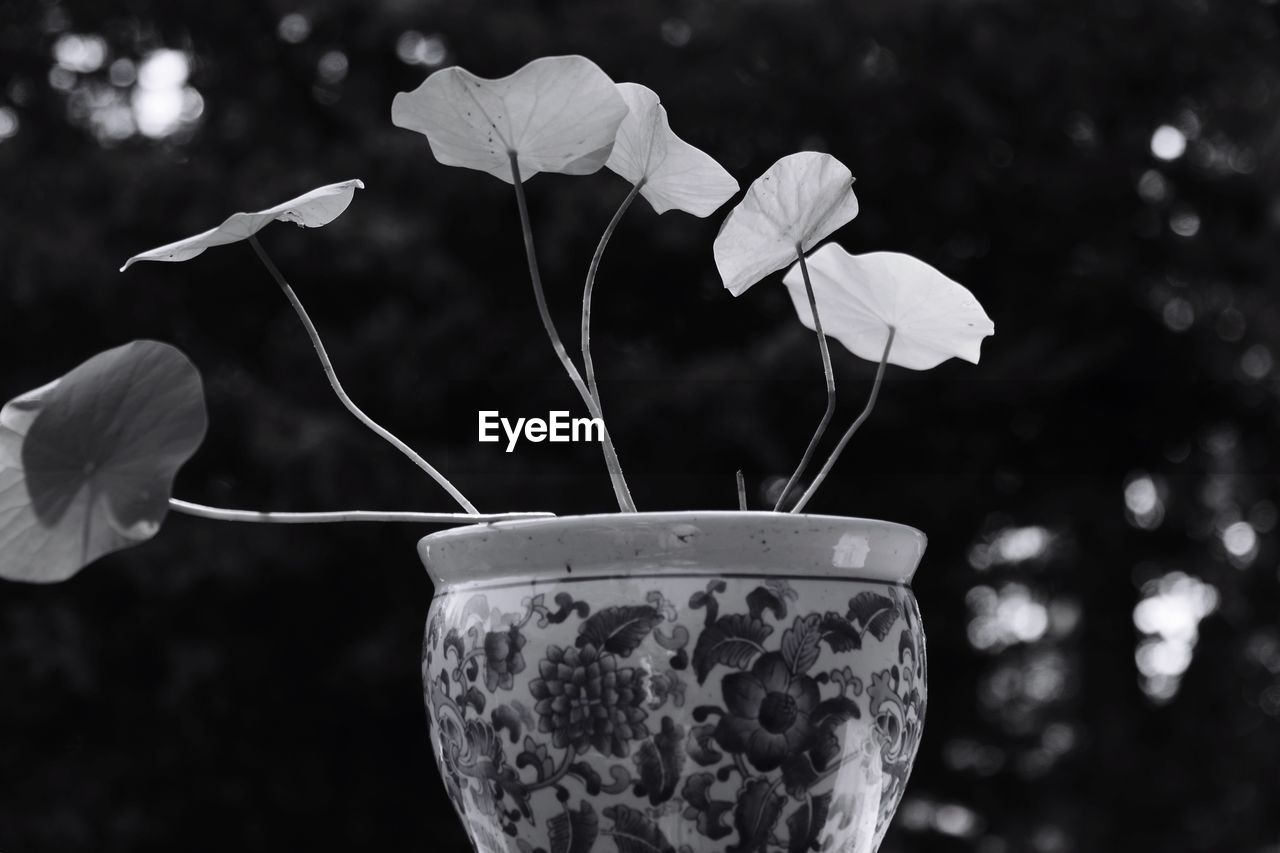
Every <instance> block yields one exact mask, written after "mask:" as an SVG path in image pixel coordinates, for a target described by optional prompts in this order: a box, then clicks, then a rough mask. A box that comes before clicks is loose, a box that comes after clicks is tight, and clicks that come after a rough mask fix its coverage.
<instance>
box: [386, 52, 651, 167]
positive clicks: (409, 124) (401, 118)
mask: <svg viewBox="0 0 1280 853" xmlns="http://www.w3.org/2000/svg"><path fill="white" fill-rule="evenodd" d="M626 115H627V105H626V103H625V102H624V101H623V100H622V96H621V95H620V94H618V90H617V87H616V86H615V85H614V83H613V81H612V80H611V79H609V75H607V74H605V73H604V72H603V71H601V70H600V67H599V66H598V65H596V64H595V63H594V62H592V61H591V60H589V59H587V58H586V57H583V56H544V57H542V58H541V59H535V60H533V61H532V62H530V63H529V64H528V65H525V66H524V67H522V68H520V69H519V70H517V71H515V72H514V73H512V74H508V75H507V76H506V77H500V78H498V79H496V80H489V79H485V78H484V77H477V76H476V75H475V74H472V73H471V72H470V71H467V70H466V69H464V68H459V67H457V66H454V67H453V68H445V69H443V70H440V71H437V72H435V73H434V74H432V75H431V76H430V77H428V78H427V79H426V80H425V81H424V82H423V83H422V85H421V86H419V87H418V88H417V89H414V90H413V91H412V92H401V93H400V94H398V95H396V97H395V100H394V101H392V104H391V121H392V122H393V123H394V124H395V125H396V126H397V127H403V128H405V129H406V130H415V131H417V132H418V133H421V134H423V135H424V136H426V137H427V142H428V144H430V146H431V153H432V154H434V155H435V158H436V159H437V160H439V161H440V162H441V163H443V164H444V165H446V166H462V167H463V168H466V169H477V170H479V171H481V172H487V173H489V174H490V175H493V176H494V177H496V178H501V179H502V180H504V181H506V182H507V183H509V184H510V183H514V181H513V180H512V176H511V154H512V153H514V154H515V155H516V160H517V162H518V163H519V165H520V179H521V181H522V182H523V181H527V180H529V178H531V177H533V176H534V175H536V174H537V173H539V172H562V173H565V174H569V175H588V174H591V173H592V172H595V171H598V170H599V169H600V168H601V167H602V166H604V164H605V162H606V161H607V160H608V159H609V155H610V153H611V152H612V150H613V142H614V139H615V138H616V137H617V134H618V125H619V124H621V123H622V120H623V119H624V118H625V117H626Z"/></svg>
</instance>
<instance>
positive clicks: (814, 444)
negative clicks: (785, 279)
mask: <svg viewBox="0 0 1280 853" xmlns="http://www.w3.org/2000/svg"><path fill="white" fill-rule="evenodd" d="M796 257H798V258H799V259H800V274H801V275H803V276H804V292H805V293H806V294H807V295H808V297H809V311H810V312H811V313H812V314H813V330H814V332H816V333H817V335H818V351H819V352H820V353H821V354H822V375H823V376H824V377H826V380H827V408H826V411H824V412H823V413H822V420H820V421H818V429H817V430H816V431H815V432H814V433H813V438H811V439H809V446H808V447H806V448H805V450H804V456H802V457H800V464H799V465H797V466H796V470H795V473H793V474H792V475H791V479H790V480H787V484H786V485H785V486H783V487H782V494H780V495H778V502H777V503H775V504H774V505H773V511H774V512H779V511H780V510H781V509H782V505H783V504H784V503H785V502H786V500H787V495H788V494H790V493H791V490H792V489H793V488H795V486H796V483H798V482H799V481H800V478H801V477H802V476H804V472H805V469H806V468H808V467H809V463H810V462H811V461H812V460H813V454H814V453H815V452H816V451H817V449H818V442H819V441H821V440H822V436H823V434H824V433H825V432H826V431H827V427H828V426H829V425H830V424H831V418H832V417H833V416H834V415H835V413H836V377H835V373H834V372H832V370H831V351H830V350H829V349H827V336H826V335H825V334H823V332H822V320H821V319H820V318H819V317H818V300H817V298H816V297H815V296H814V295H813V282H812V281H810V280H809V265H808V263H806V262H805V259H804V247H803V246H801V245H800V244H799V243H797V244H796Z"/></svg>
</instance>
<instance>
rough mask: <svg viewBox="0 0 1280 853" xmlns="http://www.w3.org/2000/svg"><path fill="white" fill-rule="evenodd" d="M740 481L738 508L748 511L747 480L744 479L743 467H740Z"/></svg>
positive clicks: (738, 475)
mask: <svg viewBox="0 0 1280 853" xmlns="http://www.w3.org/2000/svg"><path fill="white" fill-rule="evenodd" d="M736 479H737V481H738V509H740V510H742V511H743V512H746V511H747V481H746V480H744V479H742V469H741V468H739V469H738V474H737V477H736Z"/></svg>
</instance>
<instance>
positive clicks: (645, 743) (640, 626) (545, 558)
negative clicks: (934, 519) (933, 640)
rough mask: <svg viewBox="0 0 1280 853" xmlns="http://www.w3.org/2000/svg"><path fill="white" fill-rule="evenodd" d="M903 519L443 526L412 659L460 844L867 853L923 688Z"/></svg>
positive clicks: (905, 769) (741, 517)
mask: <svg viewBox="0 0 1280 853" xmlns="http://www.w3.org/2000/svg"><path fill="white" fill-rule="evenodd" d="M924 547H925V537H924V534H922V533H921V532H920V531H918V530H915V529H913V528H910V527H905V526H903V525H900V524H892V523H889V522H884V521H869V520H865V519H854V518H836V517H829V516H812V515H785V514H777V513H765V512H688V513H661V514H654V513H639V514H630V515H597V516H580V517H570V518H556V519H548V520H539V521H529V522H516V523H504V524H499V525H492V526H478V527H468V528H459V529H456V530H449V531H445V532H442V533H436V534H433V535H431V536H428V537H426V538H425V539H423V540H422V541H421V543H420V544H419V552H420V554H421V556H422V559H423V562H424V563H425V565H426V567H427V571H428V573H429V574H430V576H431V579H432V581H433V582H434V583H435V587H436V595H435V598H434V600H433V601H432V603H431V611H430V615H429V617H428V620H427V633H426V641H425V644H424V647H423V661H422V673H423V681H424V685H425V693H426V699H427V707H428V712H429V714H428V715H429V718H430V726H431V744H432V747H433V748H434V750H435V755H436V761H437V763H438V765H439V768H440V773H441V775H442V777H443V778H444V782H445V787H446V788H447V790H448V793H449V797H450V799H451V800H452V802H453V805H454V808H455V809H456V810H457V812H458V814H459V816H460V817H461V818H462V821H463V823H464V824H465V826H466V831H467V834H468V836H469V837H470V839H471V841H472V843H473V844H474V845H475V848H476V850H477V851H479V853H539V851H545V853H593V851H594V853H614V851H615V850H616V851H618V853H702V852H703V851H708V853H709V851H717V853H719V851H727V853H764V851H773V850H784V851H787V853H802V851H806V850H824V851H839V853H870V852H871V851H874V850H875V849H876V847H877V846H878V845H879V842H880V838H881V837H882V835H883V833H884V831H885V829H886V827H887V825H888V823H889V820H890V818H891V817H892V816H893V813H894V810H895V809H896V808H897V806H898V802H899V801H900V800H901V798H902V792H903V788H904V786H905V785H906V782H907V777H908V776H909V775H910V772H911V765H912V762H913V760H914V759H915V754H916V747H917V745H918V744H919V741H920V730H921V725H922V724H923V722H924V707H925V659H924V634H923V632H922V630H921V628H920V617H919V611H918V610H917V608H916V602H915V598H914V596H913V595H912V593H911V589H910V587H909V585H908V584H909V582H910V580H911V576H912V574H913V573H914V571H915V568H916V565H917V564H918V563H919V561H920V557H921V555H922V554H923V552H924Z"/></svg>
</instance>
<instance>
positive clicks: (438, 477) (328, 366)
mask: <svg viewBox="0 0 1280 853" xmlns="http://www.w3.org/2000/svg"><path fill="white" fill-rule="evenodd" d="M249 245H250V246H252V247H253V251H254V252H255V253H256V254H257V255H258V259H259V260H260V261H262V265H263V266H265V267H266V268H267V272H269V273H271V277H272V278H273V279H275V282H276V284H278V285H280V289H281V290H282V291H284V295H285V298H286V299H288V300H289V304H290V305H292V306H293V310H294V312H295V313H296V314H297V315H298V319H299V320H301V321H302V325H303V326H304V327H305V328H306V330H307V336H308V337H309V338H311V345H312V346H313V347H315V350H316V355H318V356H319V357H320V365H321V366H322V367H323V368H324V375H325V376H326V377H327V378H328V380H329V385H330V386H332V388H333V393H335V394H337V395H338V399H339V400H341V401H342V405H344V406H346V407H347V411H349V412H351V414H353V415H355V416H356V419H357V420H359V421H360V423H362V424H364V425H365V426H367V427H368V428H369V429H371V430H373V431H374V432H375V433H377V434H378V435H380V436H381V437H382V438H384V439H385V440H386V441H387V442H389V443H390V444H391V446H392V447H394V448H395V449H396V450H399V451H400V452H401V453H403V454H404V455H405V456H408V457H409V459H411V460H412V461H413V464H415V465H417V466H418V467H419V468H421V469H422V470H423V471H426V472H427V474H429V475H430V476H431V479H433V480H435V481H436V482H437V483H439V484H440V486H441V487H443V488H444V490H445V491H446V492H448V493H449V496H450V497H452V498H453V499H454V500H455V501H457V502H458V504H459V505H460V506H461V507H462V508H463V509H465V510H466V511H467V512H469V513H471V514H472V515H479V514H480V510H478V509H476V508H475V506H474V505H473V504H472V503H471V501H469V500H467V499H466V497H464V496H463V494H462V492H460V491H458V489H457V488H456V487H455V486H454V485H453V483H450V482H449V479H448V478H447V477H445V476H444V475H443V474H441V473H440V472H439V471H437V470H436V469H435V467H433V466H432V465H431V463H430V462H428V461H427V460H425V459H423V458H422V457H421V456H419V455H418V454H417V453H416V452H415V451H414V450H413V448H411V447H409V445H407V444H405V443H404V442H403V441H401V440H400V439H398V438H396V437H395V436H394V435H392V434H391V433H390V432H389V431H388V430H386V429H384V428H383V427H382V426H381V425H379V424H378V423H376V422H375V421H374V420H373V418H371V417H369V416H368V415H366V414H365V413H364V412H363V411H361V409H360V407H359V406H357V405H356V404H355V403H354V402H352V400H351V398H350V397H348V396H347V392H346V391H344V390H343V389H342V383H341V382H339V381H338V375H337V373H336V372H334V369H333V362H332V361H330V360H329V354H328V353H327V352H326V351H325V348H324V343H322V342H321V340H320V333H319V332H318V331H316V327H315V324H314V323H312V322H311V317H310V316H309V315H308V314H307V309H305V308H303V307H302V301H301V300H300V299H298V295H297V294H296V293H294V292H293V288H292V287H290V286H289V282H287V281H285V278H284V276H283V275H281V274H280V270H278V269H276V265H275V264H274V263H272V261H271V258H270V257H269V256H268V255H267V252H266V250H265V249H263V248H262V244H261V243H259V242H258V238H257V237H256V236H254V235H251V236H250V237H249Z"/></svg>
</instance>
